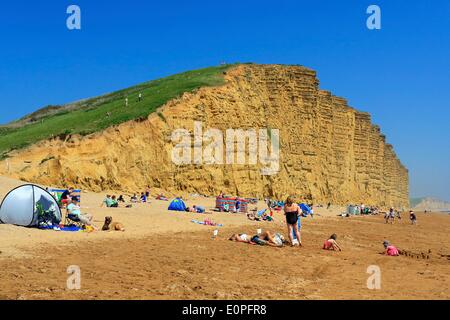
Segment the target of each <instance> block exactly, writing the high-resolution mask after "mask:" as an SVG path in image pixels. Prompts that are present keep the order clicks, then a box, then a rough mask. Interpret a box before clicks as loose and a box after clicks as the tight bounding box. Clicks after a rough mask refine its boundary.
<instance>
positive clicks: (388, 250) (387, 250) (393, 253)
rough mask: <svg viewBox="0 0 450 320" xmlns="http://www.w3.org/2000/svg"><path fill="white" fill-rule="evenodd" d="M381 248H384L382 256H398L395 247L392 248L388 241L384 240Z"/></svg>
mask: <svg viewBox="0 0 450 320" xmlns="http://www.w3.org/2000/svg"><path fill="white" fill-rule="evenodd" d="M383 246H384V249H385V251H384V254H385V255H387V256H393V257H394V256H398V255H399V252H398V249H397V248H396V247H394V246H393V245H392V244H390V243H389V241H387V240H384V241H383Z"/></svg>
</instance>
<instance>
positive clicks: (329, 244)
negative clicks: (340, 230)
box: [323, 233, 342, 251]
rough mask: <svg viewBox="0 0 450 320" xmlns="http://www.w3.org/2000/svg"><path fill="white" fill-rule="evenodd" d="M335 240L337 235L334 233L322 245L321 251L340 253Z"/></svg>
mask: <svg viewBox="0 0 450 320" xmlns="http://www.w3.org/2000/svg"><path fill="white" fill-rule="evenodd" d="M336 239H337V235H336V234H335V233H333V234H332V235H331V236H330V239H328V240H327V241H325V243H324V244H323V249H324V250H334V251H338V250H339V251H342V249H341V247H340V246H339V245H338V243H337V242H336Z"/></svg>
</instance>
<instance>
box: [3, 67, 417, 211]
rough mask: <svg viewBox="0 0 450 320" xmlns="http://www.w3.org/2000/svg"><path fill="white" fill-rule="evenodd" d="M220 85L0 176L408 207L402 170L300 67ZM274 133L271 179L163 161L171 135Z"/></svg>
mask: <svg viewBox="0 0 450 320" xmlns="http://www.w3.org/2000/svg"><path fill="white" fill-rule="evenodd" d="M225 77H226V80H227V81H226V84H225V85H223V86H220V87H213V88H202V89H199V90H198V91H196V92H194V93H189V94H184V95H183V96H182V97H181V98H179V99H176V100H172V101H170V102H169V103H167V104H166V105H165V106H163V107H162V108H161V109H160V111H159V112H157V113H154V114H152V115H151V116H150V117H149V118H148V119H146V120H144V121H130V122H127V123H124V124H122V125H119V126H117V127H112V128H109V129H107V130H105V131H103V132H102V133H98V134H93V135H89V136H86V137H79V136H71V137H68V138H66V139H65V140H60V139H53V140H50V141H44V142H41V143H38V144H36V145H34V146H32V147H30V148H27V149H25V150H21V151H16V152H13V153H11V154H10V158H8V159H7V160H5V161H2V163H1V165H0V174H1V175H7V176H12V177H14V178H19V179H22V180H24V181H31V182H36V183H40V184H44V185H54V186H68V185H74V186H77V187H81V188H86V189H90V190H93V191H100V190H123V191H129V192H136V191H137V190H141V189H142V188H144V187H145V186H147V185H150V186H151V187H155V188H159V189H162V190H167V191H169V192H172V193H174V194H176V193H180V192H183V193H190V192H197V193H201V194H208V195H213V194H217V193H218V192H220V191H224V192H228V193H232V194H236V193H238V194H240V195H241V196H259V197H261V196H275V197H284V196H285V195H287V194H296V195H298V196H300V197H301V198H304V199H305V200H306V199H308V200H312V201H314V202H315V203H325V202H328V201H331V202H332V203H336V204H347V203H360V202H364V203H366V204H379V205H384V206H391V205H393V206H403V207H407V206H408V204H409V200H408V199H409V196H408V170H407V169H406V168H405V167H404V166H403V165H402V163H401V162H400V160H399V159H398V158H397V156H396V154H395V152H394V149H393V147H392V145H390V144H388V143H386V138H385V136H384V135H383V134H381V132H380V128H379V127H378V126H376V125H373V124H372V123H371V118H370V115H369V114H367V113H363V112H359V111H357V110H355V109H353V108H351V107H349V106H348V105H347V102H346V100H345V99H343V98H340V97H336V96H333V95H332V94H331V93H330V92H327V91H323V90H320V89H319V81H318V79H317V77H316V73H315V72H314V71H312V70H310V69H307V68H305V67H300V66H281V65H239V66H236V67H233V68H232V69H230V70H229V71H228V72H227V73H226V75H225ZM194 121H200V122H202V124H203V127H204V128H217V129H220V130H222V131H223V132H225V130H226V129H229V128H241V129H244V130H246V129H249V128H255V129H258V128H271V129H279V130H280V171H279V173H278V174H276V175H272V176H263V175H261V174H260V168H261V165H260V164H257V165H248V164H247V165H234V164H233V165H183V166H177V165H175V164H174V163H173V162H172V159H171V151H172V149H173V146H174V143H173V142H172V141H171V134H172V132H173V131H174V130H176V129H180V128H186V129H187V130H189V131H191V132H192V131H193V126H194Z"/></svg>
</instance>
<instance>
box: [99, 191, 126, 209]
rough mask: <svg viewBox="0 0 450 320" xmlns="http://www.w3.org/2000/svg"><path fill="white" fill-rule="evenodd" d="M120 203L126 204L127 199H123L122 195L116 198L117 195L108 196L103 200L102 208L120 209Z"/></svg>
mask: <svg viewBox="0 0 450 320" xmlns="http://www.w3.org/2000/svg"><path fill="white" fill-rule="evenodd" d="M119 202H122V203H125V199H124V198H123V195H120V196H119V197H116V196H115V195H112V196H111V195H109V194H107V195H106V198H105V199H104V200H103V202H102V204H101V205H100V206H101V207H103V206H106V207H107V208H118V207H119Z"/></svg>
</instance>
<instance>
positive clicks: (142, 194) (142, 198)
mask: <svg viewBox="0 0 450 320" xmlns="http://www.w3.org/2000/svg"><path fill="white" fill-rule="evenodd" d="M140 200H141V202H142V203H146V202H147V196H146V195H145V194H144V193H143V192H141V199H140Z"/></svg>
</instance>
